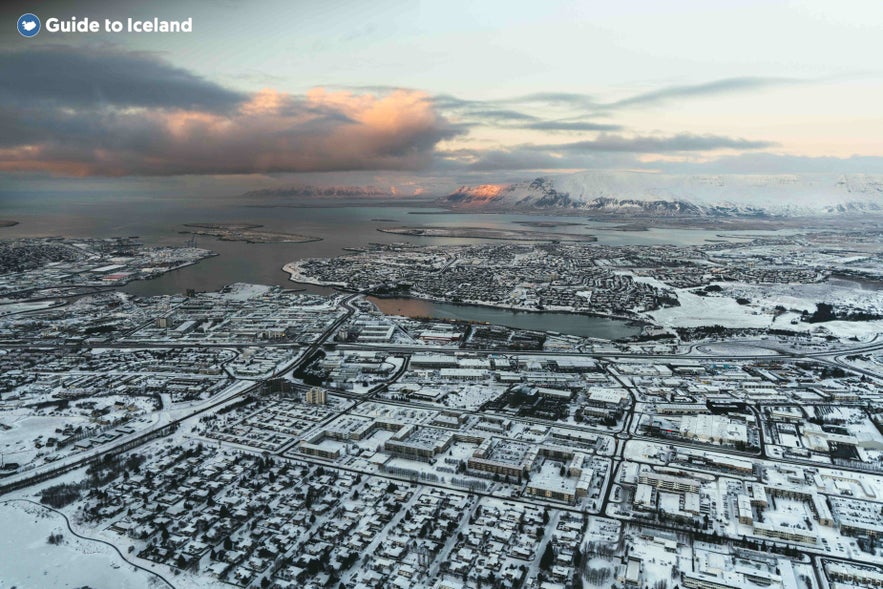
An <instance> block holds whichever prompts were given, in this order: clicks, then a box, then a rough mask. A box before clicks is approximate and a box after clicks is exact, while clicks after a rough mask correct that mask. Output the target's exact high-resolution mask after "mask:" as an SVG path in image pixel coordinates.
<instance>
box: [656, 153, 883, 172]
mask: <svg viewBox="0 0 883 589" xmlns="http://www.w3.org/2000/svg"><path fill="white" fill-rule="evenodd" d="M659 167H660V168H662V169H664V170H665V171H667V172H670V173H673V174H820V173H822V174H883V157H880V156H861V155H853V156H851V157H842V158H841V157H830V156H820V157H811V156H798V155H787V154H777V153H743V154H738V155H726V156H721V157H718V158H713V159H711V160H708V161H703V162H690V161H685V162H661V163H659Z"/></svg>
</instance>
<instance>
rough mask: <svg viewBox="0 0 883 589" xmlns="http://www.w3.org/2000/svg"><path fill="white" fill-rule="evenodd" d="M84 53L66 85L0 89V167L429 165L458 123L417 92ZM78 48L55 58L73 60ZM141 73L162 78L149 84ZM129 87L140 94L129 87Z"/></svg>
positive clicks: (133, 169) (164, 170)
mask: <svg viewBox="0 0 883 589" xmlns="http://www.w3.org/2000/svg"><path fill="white" fill-rule="evenodd" d="M53 51H54V50H53ZM77 51H79V50H75V49H71V53H74V54H76V53H77ZM56 53H57V52H54V53H53V55H55V54H56ZM6 57H7V60H9V61H12V62H13V63H12V64H11V65H10V64H9V63H4V64H3V66H2V67H3V71H5V72H24V71H26V70H27V69H28V68H29V67H31V66H33V65H34V61H33V60H32V56H30V55H26V54H24V53H13V54H10V55H7V56H6ZM56 57H58V56H57V55H56ZM86 57H87V58H88V59H87V61H88V62H89V63H91V64H92V65H93V66H95V71H92V72H90V71H88V69H87V68H86V69H84V68H82V67H80V68H79V69H78V70H77V71H78V72H79V74H80V75H82V76H84V79H83V80H80V81H79V82H77V83H75V84H73V86H72V88H71V89H70V91H69V92H67V91H65V89H64V88H57V89H56V90H57V92H54V93H53V92H50V90H51V87H52V84H54V83H55V82H41V81H40V80H39V79H29V80H26V83H25V84H24V86H25V87H24V88H22V89H12V90H10V89H7V90H4V94H2V95H0V171H31V172H49V173H55V174H63V175H77V176H126V175H158V176H162V175H183V174H253V173H277V172H326V171H348V170H419V169H422V168H426V167H427V166H429V165H430V163H431V161H432V157H433V153H434V151H435V147H436V145H437V144H438V143H439V142H440V141H442V140H444V139H449V138H452V137H455V136H456V135H458V134H460V133H462V132H463V129H462V128H460V127H457V126H455V125H453V124H451V123H449V122H448V121H447V120H446V119H445V118H444V117H443V116H441V115H440V114H439V113H438V112H437V110H436V108H435V106H434V104H433V102H432V100H431V98H430V97H429V96H428V95H427V94H425V93H421V92H415V91H410V90H396V91H392V92H390V93H389V94H386V95H374V94H356V93H352V92H329V91H326V90H323V89H315V90H313V91H311V92H309V93H307V94H306V95H292V94H287V93H282V92H277V91H274V90H270V89H267V90H262V91H260V92H257V93H253V94H249V95H246V94H239V93H235V92H229V91H227V90H226V89H224V88H223V87H220V86H217V85H214V84H211V83H209V82H205V81H204V80H202V79H201V78H199V77H197V76H194V75H192V74H190V73H188V72H186V71H184V70H179V69H176V68H173V67H172V66H170V65H168V64H167V63H165V62H163V61H159V60H157V58H155V57H149V58H144V57H143V56H142V55H140V54H119V53H115V52H111V53H110V54H108V55H107V60H106V61H107V65H108V68H109V69H102V68H101V67H100V66H101V65H102V64H103V63H104V62H103V61H102V57H101V54H97V53H96V54H91V53H88V52H87V55H86ZM81 58H83V55H79V56H78V57H77V58H76V59H74V60H73V61H72V62H71V61H65V60H64V59H60V60H59V61H60V62H61V63H72V64H79V65H78V67H79V66H80V65H82V64H81V62H80V61H78V60H79V59H81ZM40 59H44V60H45V59H48V58H47V57H46V56H45V55H43V56H41V57H40ZM19 60H22V61H24V64H22V63H18V61H19ZM4 61H6V60H4ZM133 63H143V64H146V65H147V66H148V67H147V71H146V72H143V73H144V79H141V78H139V76H140V74H141V72H140V71H139V70H134V71H132V72H127V73H123V72H122V71H121V70H120V68H121V67H122V65H121V64H129V65H132V64H133ZM52 67H53V68H58V67H60V66H58V65H57V64H56V65H53V66H52ZM53 71H54V70H53ZM109 72H110V73H109ZM165 74H168V79H164V75H165ZM44 76H46V74H45V73H44V72H41V73H40V75H39V76H32V78H43V77H44ZM117 76H119V77H120V78H119V79H117ZM46 77H51V76H46ZM163 79H164V81H163ZM112 80H115V81H113V82H112ZM147 82H150V83H154V82H155V83H156V84H158V85H160V88H159V89H157V88H153V89H149V88H147V87H146V86H145V84H147ZM126 84H131V87H124V86H125V85H126ZM163 84H164V85H163ZM149 85H150V84H147V86H149ZM90 88H94V89H96V90H95V92H92V93H90V92H89V89H90ZM138 89H143V90H144V91H145V92H146V93H147V94H146V95H141V96H139V93H138V92H137V91H136V90H138ZM98 95H100V97H101V98H100V100H99V99H96V96H98ZM27 97H30V100H26V98H27Z"/></svg>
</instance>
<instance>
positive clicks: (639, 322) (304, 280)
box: [282, 262, 655, 331]
mask: <svg viewBox="0 0 883 589" xmlns="http://www.w3.org/2000/svg"><path fill="white" fill-rule="evenodd" d="M297 264H298V262H289V263H288V264H285V265H284V266H283V267H282V270H283V271H284V272H287V273H288V275H289V278H288V279H289V280H290V281H291V282H296V283H300V284H310V285H313V286H324V287H326V288H335V289H338V290H341V291H343V292H349V293H361V294H363V295H365V296H366V297H374V298H376V299H409V300H414V301H424V302H429V303H441V304H446V305H454V306H460V307H484V308H487V309H497V310H500V311H508V312H511V313H532V314H537V315H540V314H543V313H561V314H567V315H578V316H583V317H593V318H596V319H611V320H616V321H628V322H632V323H634V324H636V326H640V327H648V326H652V325H655V324H654V323H652V322H650V321H648V320H646V319H644V318H642V317H630V316H625V315H605V314H602V313H592V312H591V311H577V310H575V309H573V308H571V307H560V308H559V307H554V308H549V309H529V308H525V307H516V306H513V305H501V304H496V303H492V302H490V301H472V300H470V301H460V302H454V301H448V300H445V299H439V298H437V297H431V296H420V294H419V293H410V294H407V295H378V294H374V293H371V292H366V291H364V290H358V289H355V288H352V287H351V286H349V285H348V284H346V283H342V282H323V281H321V280H316V279H315V278H312V277H309V276H305V275H304V274H301V273H300V269H299V268H297ZM534 331H535V330H534Z"/></svg>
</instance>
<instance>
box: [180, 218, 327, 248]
mask: <svg viewBox="0 0 883 589" xmlns="http://www.w3.org/2000/svg"><path fill="white" fill-rule="evenodd" d="M184 227H186V228H187V229H186V230H184V231H181V233H190V234H192V235H207V236H210V237H217V238H218V239H220V240H221V241H244V242H246V243H309V242H312V241H322V238H321V237H312V236H309V235H298V234H295V233H282V232H280V231H266V230H263V229H261V227H263V225H259V224H255V223H185V224H184Z"/></svg>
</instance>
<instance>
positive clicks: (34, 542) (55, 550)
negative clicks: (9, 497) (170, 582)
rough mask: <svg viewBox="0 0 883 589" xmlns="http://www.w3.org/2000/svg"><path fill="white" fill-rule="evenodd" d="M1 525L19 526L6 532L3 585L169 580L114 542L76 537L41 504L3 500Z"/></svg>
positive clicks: (139, 585)
mask: <svg viewBox="0 0 883 589" xmlns="http://www.w3.org/2000/svg"><path fill="white" fill-rule="evenodd" d="M0 529H2V530H15V534H9V533H5V532H4V533H3V534H2V536H0V589H12V588H13V587H16V588H18V589H40V588H46V587H53V588H64V587H71V588H75V587H83V586H89V587H96V588H103V587H107V588H110V587H113V588H114V589H148V588H153V587H164V586H166V585H164V584H163V583H161V582H158V580H156V579H155V577H153V576H152V575H150V574H148V573H146V572H144V571H140V570H138V569H136V568H134V567H133V566H132V565H130V564H128V563H126V562H125V561H123V560H122V559H121V558H120V557H119V555H118V554H117V553H116V552H115V551H114V550H113V549H112V548H110V547H109V546H107V545H105V544H101V543H99V542H93V541H88V540H81V539H79V538H76V537H75V536H73V535H72V534H71V533H70V531H69V530H68V529H67V526H66V525H65V522H64V519H63V518H62V517H61V516H60V515H58V514H56V513H53V512H51V511H48V510H45V509H43V508H41V507H38V506H36V505H32V504H28V503H24V502H21V501H16V502H13V503H0ZM50 534H61V535H62V536H63V539H62V541H61V543H60V544H58V545H52V544H49V542H48V541H47V540H48V538H49V535H50Z"/></svg>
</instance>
